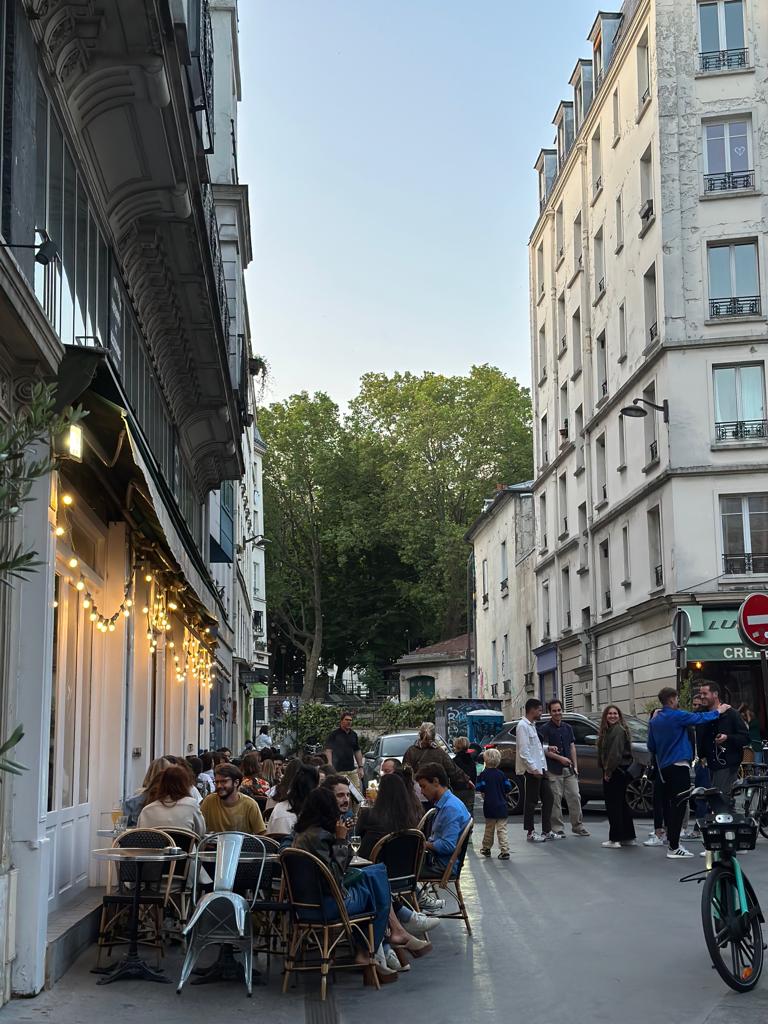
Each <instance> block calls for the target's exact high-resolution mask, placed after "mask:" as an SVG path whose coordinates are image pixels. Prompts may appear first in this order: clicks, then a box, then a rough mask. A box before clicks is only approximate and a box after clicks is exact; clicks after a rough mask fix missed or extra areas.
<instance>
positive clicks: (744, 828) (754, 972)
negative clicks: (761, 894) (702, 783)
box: [680, 778, 768, 992]
mask: <svg viewBox="0 0 768 1024" xmlns="http://www.w3.org/2000/svg"><path fill="white" fill-rule="evenodd" d="M765 785H768V779H764V778H760V779H758V778H750V779H744V780H742V781H741V782H736V783H735V784H734V786H733V789H732V790H731V795H732V796H733V795H734V794H736V793H737V791H739V790H742V789H743V790H746V789H754V788H757V787H761V786H765ZM690 796H692V797H694V798H695V799H699V800H706V801H707V803H708V804H709V806H710V810H711V812H712V813H711V814H710V815H708V816H707V818H705V820H704V822H703V823H702V825H701V835H702V839H703V840H704V847H705V849H706V850H707V866H706V868H705V869H704V871H696V872H694V873H693V874H690V875H686V876H685V877H684V878H681V879H680V881H681V882H693V881H695V882H703V883H704V889H703V890H702V893H701V923H702V928H703V929H704V941H705V942H706V944H707V950H708V952H709V955H710V958H711V960H712V965H713V966H714V968H715V970H716V971H717V973H718V974H719V975H720V977H721V978H722V979H723V981H724V982H725V983H726V985H729V986H730V987H731V988H732V989H734V990H735V991H736V992H749V991H750V990H751V989H753V988H754V987H755V985H757V983H758V981H759V980H760V975H761V973H762V970H763V952H764V950H765V946H764V944H763V930H762V924H763V922H764V920H765V918H764V917H763V912H762V910H761V909H760V904H759V902H758V899H757V896H756V895H755V891H754V889H753V888H752V885H751V884H750V882H749V879H748V878H747V876H746V875H745V874H744V872H743V871H742V868H741V864H740V863H739V859H738V857H737V856H736V854H737V851H739V850H754V848H755V844H756V842H757V823H756V822H755V820H754V818H752V817H750V816H748V815H741V814H737V813H736V812H735V811H734V810H733V809H732V806H731V803H730V801H729V800H728V799H727V798H726V797H725V796H724V795H723V793H722V792H721V791H720V790H719V789H715V788H704V787H698V788H696V789H693V790H691V791H689V792H688V793H686V794H685V799H686V800H687V799H688V798H689V797H690Z"/></svg>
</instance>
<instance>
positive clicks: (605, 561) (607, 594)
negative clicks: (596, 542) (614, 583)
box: [599, 537, 612, 612]
mask: <svg viewBox="0 0 768 1024" xmlns="http://www.w3.org/2000/svg"><path fill="white" fill-rule="evenodd" d="M599 551H600V589H601V591H602V600H603V611H606V612H608V611H610V610H611V607H612V604H611V558H610V551H609V547H608V538H607V537H606V538H605V540H603V541H601V542H600V548H599Z"/></svg>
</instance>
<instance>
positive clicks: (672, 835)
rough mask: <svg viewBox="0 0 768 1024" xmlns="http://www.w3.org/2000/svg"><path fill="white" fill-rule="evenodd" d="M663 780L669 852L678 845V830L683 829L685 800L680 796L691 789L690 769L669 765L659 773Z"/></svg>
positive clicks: (685, 765) (683, 766) (685, 766)
mask: <svg viewBox="0 0 768 1024" xmlns="http://www.w3.org/2000/svg"><path fill="white" fill-rule="evenodd" d="M661 775H662V777H663V779H664V819H665V821H666V823H667V839H668V840H669V848H670V850H676V849H677V848H678V846H679V845H680V829H681V828H682V827H683V818H684V817H685V805H686V803H687V801H686V800H684V799H682V797H681V794H682V793H686V792H687V791H688V790H689V789H690V788H691V769H690V768H689V767H688V765H687V764H684V765H679V764H669V765H667V767H666V768H665V769H664V770H663V771H662V772H661Z"/></svg>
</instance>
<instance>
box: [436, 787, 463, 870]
mask: <svg viewBox="0 0 768 1024" xmlns="http://www.w3.org/2000/svg"><path fill="white" fill-rule="evenodd" d="M435 807H437V814H436V815H435V817H434V819H433V821H432V832H431V833H430V836H429V841H430V842H431V843H432V846H433V849H434V852H433V857H434V861H435V862H436V864H437V865H438V866H439V867H442V868H444V867H445V866H446V865H447V863H448V861H449V860H450V859H451V855H452V853H453V851H454V850H455V849H456V844H457V843H458V841H459V836H460V835H461V833H462V831H463V829H464V826H465V825H466V824H467V822H468V821H469V820H470V813H469V811H468V810H467V808H466V807H465V806H464V804H463V803H462V802H461V800H459V798H458V797H456V796H454V795H453V793H452V792H451V791H450V789H446V791H445V792H444V793H443V795H442V796H441V797H440V799H439V800H438V801H437V803H436V804H435Z"/></svg>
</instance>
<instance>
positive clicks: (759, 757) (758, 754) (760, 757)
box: [752, 750, 763, 764]
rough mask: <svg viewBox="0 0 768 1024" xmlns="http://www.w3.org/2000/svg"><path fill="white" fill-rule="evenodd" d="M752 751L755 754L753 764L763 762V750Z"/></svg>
mask: <svg viewBox="0 0 768 1024" xmlns="http://www.w3.org/2000/svg"><path fill="white" fill-rule="evenodd" d="M752 753H753V754H754V755H755V760H754V763H755V764H762V763H763V752H762V750H753V751H752Z"/></svg>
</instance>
